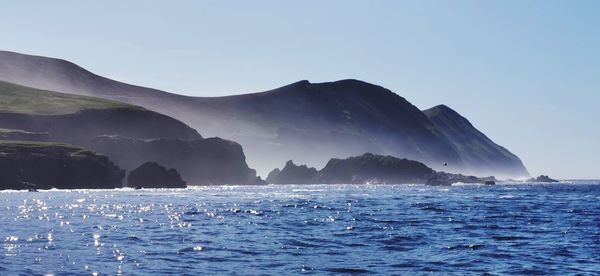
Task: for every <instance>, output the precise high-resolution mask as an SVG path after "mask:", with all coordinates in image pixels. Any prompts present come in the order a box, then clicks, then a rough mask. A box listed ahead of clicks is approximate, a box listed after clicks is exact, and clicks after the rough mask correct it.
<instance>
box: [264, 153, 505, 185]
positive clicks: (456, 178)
mask: <svg viewBox="0 0 600 276" xmlns="http://www.w3.org/2000/svg"><path fill="white" fill-rule="evenodd" d="M495 181H496V179H495V178H494V177H491V176H490V177H484V178H480V177H475V176H465V175H462V174H451V173H446V172H436V171H435V170H433V169H431V168H429V167H427V166H426V165H425V164H423V163H421V162H417V161H414V160H408V159H400V158H397V157H394V156H389V155H387V156H384V155H378V154H372V153H365V154H363V155H361V156H355V157H349V158H346V159H337V158H333V159H331V160H330V161H329V162H328V163H327V165H326V166H325V167H324V168H323V169H322V170H320V171H318V170H316V169H315V168H308V167H307V166H306V165H302V166H297V165H295V164H294V163H293V162H292V161H288V162H287V163H286V165H285V167H284V168H283V169H282V170H279V169H274V170H273V171H271V173H269V176H268V177H267V183H273V184H283V183H286V184H306V183H323V184H427V185H433V186H449V185H452V183H458V182H462V183H481V184H484V183H486V182H488V183H489V182H495Z"/></svg>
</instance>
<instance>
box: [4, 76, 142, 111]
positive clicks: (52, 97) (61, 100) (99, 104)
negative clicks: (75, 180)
mask: <svg viewBox="0 0 600 276" xmlns="http://www.w3.org/2000/svg"><path fill="white" fill-rule="evenodd" d="M107 108H136V109H138V108H139V109H141V107H136V106H132V105H128V104H124V103H120V102H115V101H110V100H105V99H99V98H93V97H86V96H77V95H71V94H64V93H58V92H52V91H46V90H39V89H34V88H30V87H25V86H20V85H16V84H12V83H8V82H2V81H0V112H4V113H21V114H34V115H64V114H71V113H76V112H78V111H80V110H84V109H107Z"/></svg>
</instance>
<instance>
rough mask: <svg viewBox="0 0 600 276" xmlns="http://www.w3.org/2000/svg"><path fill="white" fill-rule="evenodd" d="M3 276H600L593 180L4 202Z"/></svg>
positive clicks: (278, 188) (72, 193)
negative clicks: (514, 275) (567, 275)
mask: <svg viewBox="0 0 600 276" xmlns="http://www.w3.org/2000/svg"><path fill="white" fill-rule="evenodd" d="M0 225H1V228H0V239H1V242H2V248H0V275H115V274H117V275H119V274H121V275H148V274H151V275H156V274H174V275H221V274H235V275H265V274H268V275H290V274H292V275H295V274H316V275H338V274H359V273H364V274H382V275H390V274H396V275H398V274H400V275H406V274H409V275H415V274H416V275H419V274H442V275H445V274H453V275H456V274H459V275H465V274H466V275H469V274H475V275H481V274H490V275H501V274H519V275H521V274H540V275H563V274H584V275H589V274H600V181H568V182H562V183H553V184H541V183H536V184H522V183H506V184H501V185H495V186H486V185H453V186H450V187H431V186H424V185H267V186H207V187H191V188H187V189H150V190H133V189H120V190H67V191H58V190H56V191H54V190H51V191H40V192H17V191H4V192H0Z"/></svg>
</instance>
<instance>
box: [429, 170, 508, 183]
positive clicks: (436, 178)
mask: <svg viewBox="0 0 600 276" xmlns="http://www.w3.org/2000/svg"><path fill="white" fill-rule="evenodd" d="M496 181H497V180H496V178H495V177H493V176H488V177H476V176H468V175H462V174H453V173H446V172H435V174H433V176H432V177H431V178H429V179H428V180H427V182H426V183H425V184H427V185H432V186H450V185H452V184H454V183H465V184H485V185H496Z"/></svg>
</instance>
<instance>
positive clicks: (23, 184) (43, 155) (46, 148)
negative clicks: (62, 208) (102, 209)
mask: <svg viewBox="0 0 600 276" xmlns="http://www.w3.org/2000/svg"><path fill="white" fill-rule="evenodd" d="M0 168H2V169H1V170H0V190H6V189H14V190H32V191H35V190H38V189H52V188H56V189H110V188H120V187H122V184H121V180H122V179H123V177H124V176H125V171H124V170H121V169H120V168H119V167H117V166H116V165H114V164H113V163H112V162H111V161H110V160H109V159H108V157H106V156H103V155H99V154H97V153H94V152H92V151H90V150H87V149H84V148H80V147H76V146H72V145H67V144H58V143H47V142H15V141H0Z"/></svg>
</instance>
